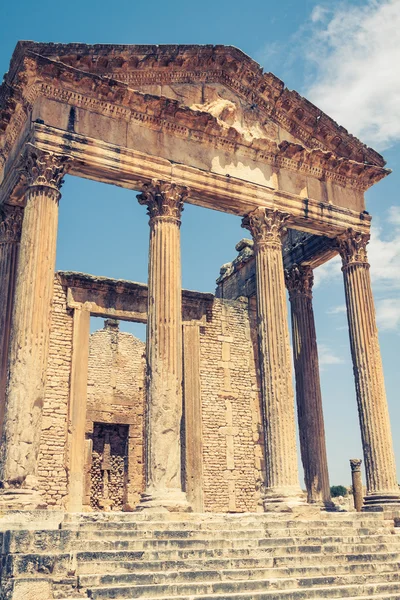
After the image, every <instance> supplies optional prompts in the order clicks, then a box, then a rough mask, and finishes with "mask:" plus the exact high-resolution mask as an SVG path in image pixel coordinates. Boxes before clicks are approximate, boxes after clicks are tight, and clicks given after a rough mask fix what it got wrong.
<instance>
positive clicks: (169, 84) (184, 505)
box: [0, 42, 400, 600]
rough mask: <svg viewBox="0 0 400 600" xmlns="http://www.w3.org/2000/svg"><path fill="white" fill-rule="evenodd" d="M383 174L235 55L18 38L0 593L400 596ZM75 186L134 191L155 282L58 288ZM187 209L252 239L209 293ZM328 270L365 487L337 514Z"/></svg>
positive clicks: (2, 172) (12, 90)
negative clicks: (317, 311)
mask: <svg viewBox="0 0 400 600" xmlns="http://www.w3.org/2000/svg"><path fill="white" fill-rule="evenodd" d="M387 174H388V171H387V170H386V169H385V161H384V159H383V158H382V157H381V156H380V155H379V154H378V153H376V152H375V151H374V150H372V149H371V148H368V147H367V146H365V145H364V144H362V143H361V142H360V141H359V140H358V139H356V138H355V137H353V136H352V135H350V134H349V133H348V132H347V131H346V130H345V129H344V128H342V127H340V126H339V125H338V124H337V123H335V122H334V121H333V120H332V119H331V118H330V117H328V116H327V115H325V114H324V113H323V112H322V111H321V110H319V109H318V108H317V107H315V106H314V105H312V104H311V103H309V102H308V101H307V100H306V99H304V98H302V97H301V96H300V95H298V94H297V93H296V92H294V91H290V90H288V89H287V88H286V87H285V86H284V84H283V82H282V81H280V80H279V79H278V78H277V77H275V76H274V75H272V74H271V73H264V72H263V71H262V70H261V68H260V67H259V66H258V65H257V64H256V63H255V62H254V61H253V60H251V59H250V58H249V57H247V56H246V55H245V54H243V53H242V52H241V51H240V50H237V49H236V48H233V47H226V46H184V45H182V46H122V45H96V46H88V45H84V44H67V45H62V44H43V43H33V42H20V43H18V45H17V47H16V49H15V52H14V54H13V57H12V59H11V64H10V69H9V72H8V73H7V74H6V76H5V79H4V83H3V84H2V86H1V88H0V210H1V213H0V290H1V292H0V293H1V302H0V359H1V360H0V428H1V445H0V526H1V530H2V532H3V533H2V534H0V535H1V536H2V538H1V539H2V573H1V585H0V587H1V591H0V598H2V599H7V600H8V599H11V598H12V599H13V600H31V599H36V598H37V599H39V598H41V599H43V600H49V599H51V598H75V599H76V598H78V597H79V598H81V599H82V598H88V597H90V598H96V599H100V598H133V597H135V598H141V597H149V598H155V597H157V598H165V599H166V598H171V597H175V596H176V597H179V598H181V600H185V599H186V600H187V599H188V598H190V599H196V598H198V599H199V600H200V598H201V599H203V600H205V599H208V598H209V599H211V598H217V597H218V598H220V599H221V598H232V599H235V598H237V599H239V598H240V600H245V599H248V600H250V599H253V598H254V599H255V598H258V599H259V600H260V599H263V598H281V597H282V598H286V597H287V598H289V597H290V598H311V597H315V598H317V597H322V596H324V597H337V598H338V597H344V596H346V597H350V596H354V597H355V596H359V597H361V596H362V597H373V596H376V597H387V598H389V597H390V598H395V597H399V598H400V576H399V575H398V573H397V566H395V561H396V560H399V558H398V557H400V541H399V542H398V541H397V538H396V535H395V533H396V529H395V528H394V525H395V524H396V523H398V520H397V519H399V518H400V512H397V511H399V510H400V493H399V487H398V484H397V476H396V466H395V460H394V453H393V445H392V435H391V430H390V423H389V416H388V408H387V402H386V396H385V388H384V379H383V370H382V362H381V356H380V350H379V343H378V333H377V327H376V322H375V310H374V304H373V298H372V293H371V284H370V274H369V263H368V257H367V244H368V241H369V235H370V225H371V217H370V215H369V214H368V212H366V210H365V202H364V192H365V191H366V190H367V189H368V188H369V187H370V186H372V185H373V184H374V183H376V182H378V181H379V180H380V179H382V178H383V177H385V176H386V175H387ZM65 176H75V177H85V178H89V179H93V180H97V181H101V182H104V183H108V184H113V185H118V186H122V187H125V188H128V189H131V190H132V197H133V198H134V196H135V195H137V198H138V201H139V203H140V204H141V205H143V210H145V209H147V212H148V215H149V239H150V243H149V276H148V281H147V282H145V283H136V282H134V279H135V270H134V265H132V277H131V278H130V279H131V280H129V281H125V280H113V279H109V278H107V277H104V276H103V274H102V273H96V274H91V275H89V274H83V273H77V272H56V273H55V272H54V271H55V257H56V240H57V224H58V207H59V203H60V202H62V201H63V200H62V197H61V190H62V183H63V180H64V178H65ZM185 203H192V204H196V205H199V206H202V207H206V208H210V209H214V210H219V211H223V212H227V213H231V214H234V215H237V217H238V219H242V225H243V227H244V228H245V229H246V230H247V231H248V234H249V236H250V239H243V240H241V241H240V242H239V243H238V245H237V247H236V249H237V251H238V255H237V257H236V258H235V259H234V260H233V261H232V263H229V264H227V265H224V266H223V268H222V269H221V273H220V276H219V278H218V280H217V288H216V292H215V294H211V293H201V292H195V291H188V290H182V286H181V265H180V227H181V226H182V227H184V226H185V223H184V215H182V211H183V208H184V204H185ZM337 254H339V255H340V256H341V259H342V263H343V267H342V271H343V280H344V296H345V299H346V306H347V316H348V326H349V337H350V347H351V355H352V361H353V369H354V377H355V400H354V401H355V402H357V406H358V412H359V418H360V430H361V439H362V445H363V453H364V456H363V460H364V466H365V475H366V484H367V492H366V495H365V498H364V503H363V507H362V508H363V512H361V513H347V514H344V515H343V514H341V513H336V512H334V511H332V508H333V507H332V502H331V499H330V488H329V477H328V467H327V455H326V447H325V434H324V420H323V412H322V399H321V388H320V381H319V370H318V347H317V342H316V333H315V324H314V316H313V306H312V287H313V270H314V269H315V268H316V267H318V266H320V265H322V264H324V263H325V262H327V261H328V260H330V259H331V258H332V257H334V256H336V255H337ZM286 288H287V290H288V293H289V300H290V307H291V327H292V334H293V354H294V356H293V358H294V368H295V392H296V393H294V387H293V383H292V374H291V356H290V353H291V350H290V343H289V321H288V314H287V308H286ZM91 316H99V317H103V318H105V319H106V320H105V324H104V329H103V330H100V331H96V332H95V333H93V334H91V335H90V317H91ZM120 321H132V322H138V323H146V324H147V341H146V343H144V342H141V341H140V340H138V339H136V338H135V337H134V336H132V335H131V334H128V333H124V332H123V331H120V329H119V322H120ZM295 397H296V401H295ZM295 404H296V405H297V418H298V428H299V436H300V448H301V460H302V463H303V467H304V474H305V482H304V483H305V488H306V493H304V492H303V491H302V490H301V487H300V482H299V474H298V467H297V464H298V461H297V448H296V430H295V419H296V406H295ZM292 519H295V521H292ZM324 531H325V532H326V533H323V532H324ZM397 531H398V530H397ZM343 536H345V537H343ZM316 540H317V541H316ZM316 544H317V545H316ZM329 544H331V545H329ZM332 544H337V545H336V546H335V545H333V546H332ZM346 544H347V545H346ZM316 548H317V550H316ZM318 549H319V550H318ZM271 552H273V554H271ZM315 553H319V555H318V558H315ZM289 555H290V556H289ZM327 555H329V556H328V558H327ZM271 556H275V558H274V559H273V561H272V562H271ZM352 556H353V557H355V558H354V559H352V558H351V557H352ZM329 557H330V558H329ZM289 559H290V560H289ZM351 560H355V561H358V563H357V569H356V570H355V569H352V565H351V564H350V563H351ZM372 560H373V561H374V563H373V565H376V564H377V561H378V563H379V564H380V565H382V571H384V572H385V574H384V575H381V574H380V572H379V569H378V568H377V567H376V566H375V567H374V568H372V566H373V565H372V563H371V561H372ZM199 561H200V562H199ZM296 561H297V562H296ZM379 561H381V562H379ZM371 565H372V566H371ZM249 568H250V569H253V568H254V569H255V571H249ZM377 571H378V573H377ZM233 573H234V575H233ZM357 574H358V576H357ZM307 577H308V579H307ZM310 577H314V578H315V580H314V579H310ZM357 577H358V578H357ZM232 578H233V580H234V581H232ZM216 582H217V583H216ZM313 586H314V587H315V586H317V588H318V589H315V590H314V589H313V590H311V588H313ZM318 586H319V587H318ZM294 588H299V589H294ZM321 589H322V592H321ZM279 590H280V591H279ZM285 590H289V592H286V591H285ZM318 590H320V591H319V592H318ZM328 590H330V591H329V593H328ZM287 593H288V594H291V595H290V596H289V595H285V594H287ZM327 594H328V595H327ZM329 594H330V595H329ZM382 594H389V595H386V596H382ZM396 594H397V595H396Z"/></svg>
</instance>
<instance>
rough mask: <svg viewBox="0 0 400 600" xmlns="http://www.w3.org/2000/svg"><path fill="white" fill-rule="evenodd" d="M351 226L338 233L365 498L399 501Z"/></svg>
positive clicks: (363, 240) (362, 268) (371, 315)
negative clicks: (363, 468)
mask: <svg viewBox="0 0 400 600" xmlns="http://www.w3.org/2000/svg"><path fill="white" fill-rule="evenodd" d="M368 241H369V236H368V235H365V234H359V233H356V232H354V231H352V230H349V231H347V232H346V233H345V234H343V235H342V236H340V237H339V238H338V239H337V247H338V250H339V252H340V255H341V257H342V262H343V267H342V271H343V279H344V288H345V295H346V306H347V318H348V324H349V335H350V346H351V355H352V360H353V371H354V378H355V385H356V394H357V404H358V413H359V418H360V427H361V437H362V444H363V452H364V463H365V469H366V481H367V496H366V498H365V504H366V505H368V504H370V505H373V504H375V503H376V504H381V503H386V502H389V503H390V502H393V501H394V502H398V501H399V499H400V496H399V488H398V485H397V476H396V465H395V459H394V452H393V443H392V434H391V430H390V421H389V411H388V406H387V401H386V393H385V384H384V377H383V367H382V359H381V353H380V348H379V341H378V330H377V326H376V317H375V307H374V300H373V296H372V289H371V280H370V272H369V264H368V260H367V251H366V246H367V243H368Z"/></svg>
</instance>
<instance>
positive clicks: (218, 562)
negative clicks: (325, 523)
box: [77, 554, 400, 587]
mask: <svg viewBox="0 0 400 600" xmlns="http://www.w3.org/2000/svg"><path fill="white" fill-rule="evenodd" d="M386 556H387V555H384V559H383V560H380V555H379V554H378V555H377V559H376V560H374V561H373V562H361V563H360V562H355V563H353V562H343V563H339V564H332V563H331V564H321V563H318V564H310V565H303V566H293V565H289V566H286V567H276V566H272V565H271V563H272V562H273V561H265V560H263V559H253V558H241V559H231V558H225V559H208V560H200V561H195V560H186V561H153V562H146V561H138V562H119V563H116V562H109V563H107V562H102V563H101V564H98V563H95V562H89V563H86V564H85V563H84V564H80V565H78V570H77V573H78V576H79V578H80V579H81V580H82V581H84V582H87V584H86V587H88V586H89V585H92V586H96V585H100V583H101V582H102V577H105V578H107V577H109V576H111V577H113V576H115V575H118V576H121V577H122V578H125V579H124V580H125V581H126V582H127V583H128V582H130V581H132V580H133V579H134V578H135V577H141V576H142V575H143V576H144V578H146V577H147V576H149V575H150V576H151V577H153V576H154V577H156V576H160V575H161V577H162V576H163V574H164V572H166V571H168V572H176V573H181V574H182V577H186V573H193V572H196V573H201V572H202V571H208V572H217V573H225V574H226V575H227V577H230V578H235V579H241V578H242V579H244V578H245V576H243V577H242V575H241V574H242V573H247V576H248V577H252V575H251V574H255V575H257V573H261V572H263V573H264V574H265V577H267V576H268V577H298V576H300V577H302V576H306V575H310V576H317V575H330V574H331V573H332V572H334V573H358V574H359V573H381V572H392V571H395V572H396V571H398V570H399V569H400V561H398V562H396V561H392V562H388V561H387V560H386ZM266 562H267V563H268V562H269V564H270V566H268V564H266ZM99 573H101V575H99Z"/></svg>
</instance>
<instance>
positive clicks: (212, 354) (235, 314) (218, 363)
mask: <svg viewBox="0 0 400 600" xmlns="http://www.w3.org/2000/svg"><path fill="white" fill-rule="evenodd" d="M253 312H254V307H253V306H252V305H249V302H248V300H247V299H245V298H240V299H238V300H235V301H223V300H219V299H215V300H214V303H213V308H212V312H211V314H210V315H209V318H208V322H207V324H206V325H205V326H204V327H201V329H200V332H201V336H200V375H201V394H202V420H203V457H204V460H203V476H204V482H203V485H204V508H205V510H206V511H214V512H244V511H258V510H259V511H261V510H262V505H261V494H260V491H261V482H262V481H263V480H264V476H263V468H264V464H263V460H262V456H263V449H262V444H263V439H262V437H261V434H260V432H261V429H262V428H261V404H260V390H259V383H258V380H257V372H256V359H257V350H256V344H254V336H252V335H251V327H250V323H251V321H252V320H253V317H252V314H253Z"/></svg>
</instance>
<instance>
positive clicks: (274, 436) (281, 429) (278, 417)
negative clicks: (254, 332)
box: [242, 208, 302, 510]
mask: <svg viewBox="0 0 400 600" xmlns="http://www.w3.org/2000/svg"><path fill="white" fill-rule="evenodd" d="M288 217H289V215H287V214H285V213H281V212H278V211H272V210H269V209H265V208H257V209H256V210H255V211H253V212H252V213H250V214H249V215H247V216H246V217H244V219H243V223H242V226H243V227H245V228H246V229H249V231H250V232H251V234H252V236H253V239H254V252H255V257H256V281H257V328H258V340H259V347H260V366H261V376H262V396H263V404H264V422H265V441H266V457H265V462H266V496H265V509H266V510H269V509H271V508H273V506H272V505H273V503H282V504H281V507H282V508H283V506H284V503H285V504H288V503H289V504H290V503H294V504H296V503H298V502H299V501H300V497H301V494H302V492H301V490H300V486H299V479H298V470H297V451H296V428H295V416H294V392H293V385H292V369H291V360H290V343H289V329H288V319H287V317H288V315H287V308H286V293H285V280H284V271H283V261H282V240H281V234H282V232H283V230H284V229H283V228H284V224H285V221H286V220H287V219H288Z"/></svg>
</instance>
